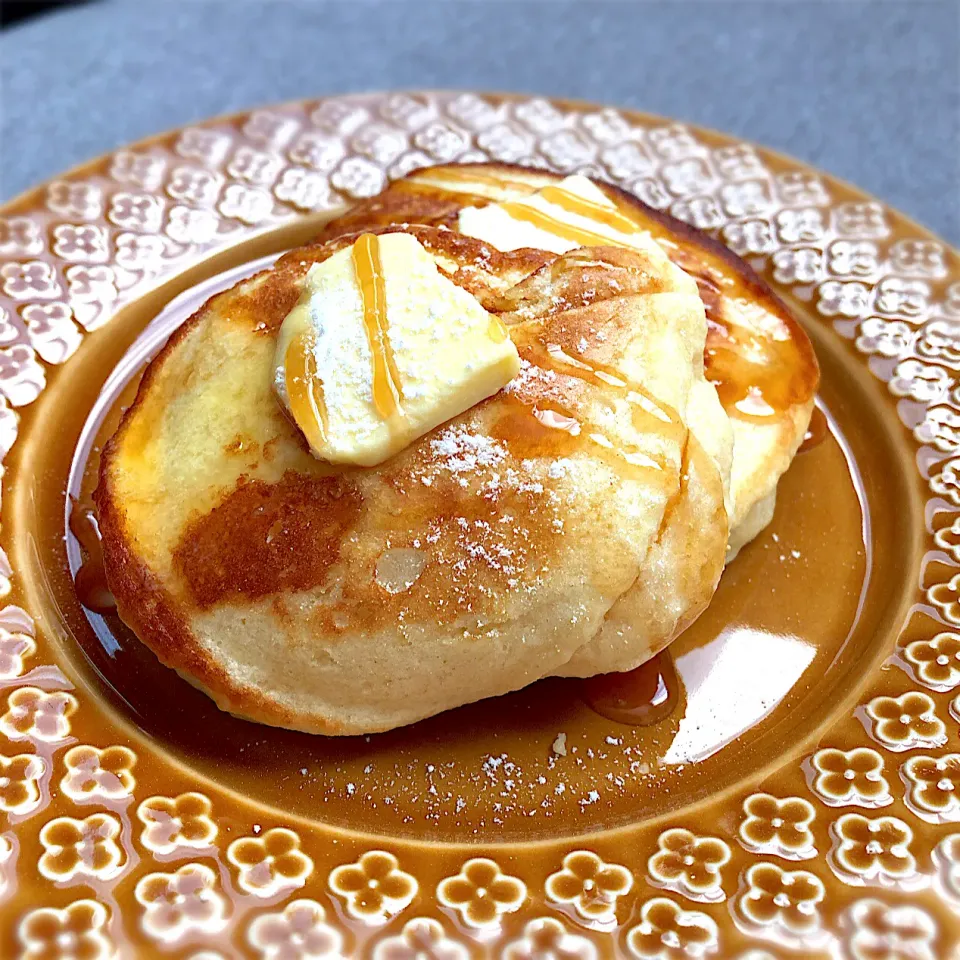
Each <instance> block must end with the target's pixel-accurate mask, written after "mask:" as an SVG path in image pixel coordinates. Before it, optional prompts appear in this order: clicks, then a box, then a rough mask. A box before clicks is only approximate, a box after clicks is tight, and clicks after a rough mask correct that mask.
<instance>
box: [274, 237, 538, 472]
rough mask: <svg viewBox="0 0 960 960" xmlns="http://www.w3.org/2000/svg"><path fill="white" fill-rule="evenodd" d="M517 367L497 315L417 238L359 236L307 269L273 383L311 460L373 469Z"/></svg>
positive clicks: (280, 344)
mask: <svg viewBox="0 0 960 960" xmlns="http://www.w3.org/2000/svg"><path fill="white" fill-rule="evenodd" d="M519 369H520V357H519V355H518V353H517V350H516V347H514V345H513V342H512V341H511V340H510V337H509V335H508V333H507V330H506V328H505V327H504V325H503V323H502V322H501V321H500V319H499V318H498V317H496V316H494V315H492V314H490V313H488V312H487V311H486V310H484V308H483V307H482V306H481V305H480V304H479V302H478V301H477V300H476V298H475V297H473V296H472V295H471V294H469V293H468V292H467V291H466V290H463V289H462V288H460V287H458V286H457V285H456V284H455V283H453V282H452V281H450V280H448V279H447V278H446V277H445V276H443V274H441V273H440V272H439V270H438V269H437V265H436V262H435V261H434V260H433V258H432V257H431V256H430V254H428V253H427V251H426V250H424V248H423V246H422V245H421V244H420V242H419V241H418V240H416V239H415V238H414V237H412V236H410V235H408V234H403V233H389V234H385V235H383V236H379V237H378V236H374V235H373V234H364V235H363V236H361V237H360V238H359V239H358V240H357V241H356V242H355V243H354V244H353V245H352V246H351V247H349V248H347V249H344V250H340V251H338V252H337V253H335V254H334V255H333V256H332V257H330V258H329V259H327V260H325V261H324V262H323V263H319V264H315V265H314V266H313V267H311V268H310V271H309V272H308V274H307V276H306V278H305V280H304V285H303V292H302V294H301V296H300V299H299V301H298V302H297V304H296V306H295V307H294V308H293V310H291V311H290V313H289V314H288V315H287V317H286V318H285V319H284V321H283V324H282V326H281V328H280V333H279V335H278V338H277V350H276V357H275V376H274V386H275V389H276V392H277V395H278V396H279V398H280V400H281V402H282V403H283V404H284V406H285V407H286V408H287V410H288V411H289V413H290V415H291V416H292V417H293V419H294V421H295V422H296V424H297V425H298V426H299V428H300V430H301V431H302V432H303V435H304V437H306V439H307V442H308V443H309V445H310V449H311V451H312V452H313V454H314V455H315V456H316V457H318V458H320V459H322V460H327V461H330V462H331V463H343V464H355V465H359V466H373V465H375V464H377V463H381V462H382V461H384V460H386V459H387V458H388V457H390V456H393V455H394V454H395V453H398V452H399V451H400V450H402V449H403V448H404V447H406V446H407V445H408V444H409V443H411V441H413V440H415V439H416V438H417V437H419V436H422V435H423V434H425V433H428V432H429V431H430V430H432V429H433V428H434V427H436V426H439V425H440V424H441V423H444V422H445V421H447V420H449V419H451V418H452V417H455V416H457V415H458V414H460V413H463V412H464V411H465V410H468V409H469V408H470V407H472V406H474V405H475V404H477V403H479V402H480V401H481V400H484V399H485V398H486V397H489V396H491V395H493V394H494V393H496V392H497V391H498V390H499V389H500V388H501V387H503V386H505V385H506V384H507V383H508V382H509V381H510V380H512V379H513V377H514V376H516V374H517V373H518V372H519Z"/></svg>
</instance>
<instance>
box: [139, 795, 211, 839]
mask: <svg viewBox="0 0 960 960" xmlns="http://www.w3.org/2000/svg"><path fill="white" fill-rule="evenodd" d="M211 809H212V807H211V804H210V801H209V800H208V799H207V798H206V797H205V796H204V795H203V794H202V793H192V792H191V793H181V794H180V796H179V797H149V798H148V799H146V800H144V801H143V803H141V804H140V806H139V807H138V808H137V818H138V819H139V820H140V822H141V823H143V825H144V826H143V833H142V834H141V835H140V842H141V843H142V844H143V845H144V846H145V847H146V848H147V849H148V850H151V851H153V852H154V853H162V854H169V853H173V852H174V851H175V850H177V849H178V848H180V847H186V848H188V849H194V850H197V849H200V850H202V849H204V848H205V847H209V846H211V845H212V844H213V842H214V840H215V839H216V837H217V825H216V823H214V821H213V820H212V819H211V817H210V811H211Z"/></svg>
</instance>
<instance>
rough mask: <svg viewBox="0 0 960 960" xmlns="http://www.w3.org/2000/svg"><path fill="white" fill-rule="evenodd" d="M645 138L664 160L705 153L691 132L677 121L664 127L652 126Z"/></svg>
mask: <svg viewBox="0 0 960 960" xmlns="http://www.w3.org/2000/svg"><path fill="white" fill-rule="evenodd" d="M647 139H648V140H649V141H650V143H651V144H652V146H653V148H654V150H656V151H657V153H659V154H660V156H661V157H663V158H664V159H665V160H680V159H682V158H683V157H691V156H696V155H698V154H703V153H705V150H704V148H703V147H702V146H701V145H700V144H699V143H698V142H697V140H696V139H695V138H694V136H693V134H691V133H690V131H689V130H688V129H687V128H686V127H685V126H683V125H682V124H679V123H673V124H670V125H669V126H666V127H654V128H653V129H652V130H648V131H647Z"/></svg>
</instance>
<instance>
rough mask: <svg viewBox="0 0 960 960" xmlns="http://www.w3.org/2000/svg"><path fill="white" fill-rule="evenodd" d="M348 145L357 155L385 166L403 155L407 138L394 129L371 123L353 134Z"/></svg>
mask: <svg viewBox="0 0 960 960" xmlns="http://www.w3.org/2000/svg"><path fill="white" fill-rule="evenodd" d="M350 145H351V146H352V147H353V149H354V150H355V151H356V152H357V153H359V154H362V155H363V156H365V157H369V158H370V159H371V160H375V161H377V162H379V163H383V164H386V163H390V162H391V161H392V160H396V159H397V157H399V156H400V154H401V153H403V151H404V150H405V149H406V147H407V137H406V135H405V134H403V133H401V132H400V131H399V130H397V129H396V128H395V127H389V126H386V125H385V124H382V123H371V124H369V125H367V126H365V127H362V128H361V129H360V130H358V131H357V133H356V134H354V136H353V137H352V139H351V140H350Z"/></svg>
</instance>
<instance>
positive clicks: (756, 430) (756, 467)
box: [321, 163, 819, 559]
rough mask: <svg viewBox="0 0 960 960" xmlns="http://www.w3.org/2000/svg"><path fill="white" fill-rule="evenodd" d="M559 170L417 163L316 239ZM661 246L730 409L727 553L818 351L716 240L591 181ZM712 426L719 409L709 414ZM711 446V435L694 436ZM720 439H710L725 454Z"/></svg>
mask: <svg viewBox="0 0 960 960" xmlns="http://www.w3.org/2000/svg"><path fill="white" fill-rule="evenodd" d="M562 179H563V177H562V176H561V175H559V174H554V173H550V172H547V171H541V170H531V169H526V168H523V167H518V166H513V165H509V164H497V163H494V164H447V165H441V166H436V167H425V168H423V169H420V170H415V171H413V172H412V173H410V174H408V175H407V176H406V177H405V178H403V179H401V180H397V181H395V182H394V183H392V184H390V185H389V186H388V187H387V188H386V190H384V191H383V192H382V193H381V194H380V195H378V196H376V197H372V198H370V199H368V200H365V201H363V202H361V203H359V204H357V205H356V206H354V207H353V208H351V209H350V210H349V211H347V212H346V213H345V214H344V215H343V216H342V217H340V218H338V219H336V220H333V221H331V222H330V223H329V224H328V225H327V226H326V228H325V229H324V231H323V233H322V234H321V238H322V239H327V238H331V237H334V236H336V235H337V234H338V233H339V232H341V231H345V230H346V231H353V230H358V229H365V228H367V227H369V226H374V225H384V224H388V223H404V222H406V223H426V224H442V225H445V226H449V227H451V228H453V229H456V227H457V221H458V215H459V213H460V210H461V209H463V208H464V207H468V206H483V205H485V204H488V203H497V202H503V201H509V200H516V199H519V198H522V197H525V196H529V195H530V194H531V193H533V192H535V191H537V190H539V189H542V188H543V187H545V186H549V185H551V184H555V183H557V182H559V181H561V180H562ZM596 185H597V186H599V187H600V188H601V189H602V190H604V191H605V192H606V193H607V195H608V196H609V197H610V198H611V199H613V200H614V201H615V202H616V203H617V205H618V206H619V207H620V209H621V211H623V212H625V213H627V214H628V215H629V216H630V217H631V219H633V220H634V221H635V222H636V224H637V225H638V227H640V228H641V229H643V230H646V231H649V233H650V235H651V237H652V238H653V239H655V240H656V241H657V242H658V243H659V244H660V245H661V247H662V248H663V250H664V251H665V252H666V254H667V256H669V257H670V259H671V260H672V261H673V262H674V263H676V264H677V265H678V266H680V267H681V268H683V269H684V270H685V271H686V272H687V273H689V274H690V275H691V276H692V277H694V278H695V279H696V281H697V284H698V287H699V289H700V293H701V296H702V298H703V302H704V306H705V308H706V314H707V321H708V334H707V343H706V355H705V361H706V376H707V379H708V380H709V381H710V382H711V383H712V384H713V385H714V386H715V387H716V389H717V392H718V394H719V397H720V400H721V403H722V404H723V407H724V409H725V411H726V412H727V414H728V416H729V418H730V427H731V429H732V432H733V460H732V464H731V465H730V471H731V476H730V490H729V496H728V510H729V515H730V543H729V551H728V559H732V557H733V556H735V555H736V552H737V551H738V550H739V549H740V547H742V546H743V544H745V543H746V542H748V541H749V540H751V539H752V538H753V537H754V536H756V534H757V533H759V531H760V530H761V529H763V527H764V526H766V524H767V523H769V522H770V520H771V518H772V516H773V507H774V501H775V495H776V486H777V482H778V481H779V479H780V477H781V476H782V474H783V473H784V471H785V470H786V469H787V467H788V466H789V465H790V462H791V461H792V459H793V457H794V455H795V453H796V451H797V448H798V446H799V445H800V443H801V441H802V440H803V435H804V432H805V431H806V429H807V426H808V424H809V421H810V415H811V413H812V411H813V403H814V395H815V393H816V389H817V384H818V381H819V369H818V366H817V361H816V356H815V355H814V352H813V348H812V346H811V344H810V341H809V339H808V338H807V336H806V334H805V333H804V331H803V329H802V328H801V327H800V325H799V324H798V323H797V321H796V320H795V319H794V317H793V316H792V315H791V314H790V311H789V310H788V309H787V307H786V306H785V305H784V304H783V303H782V302H781V301H780V300H779V299H777V297H776V296H775V295H774V294H773V292H772V291H771V290H770V289H769V287H767V286H766V284H764V283H763V281H762V280H761V279H760V278H759V277H757V275H756V274H755V273H754V272H753V270H751V269H750V267H749V266H747V264H745V263H744V262H743V261H742V260H741V259H740V258H739V257H737V256H735V255H734V254H733V253H732V252H731V251H730V250H728V249H727V248H726V247H724V246H723V245H722V244H720V243H718V242H717V241H715V240H713V239H712V238H710V237H708V236H707V235H706V234H703V233H701V232H700V231H698V230H696V229H695V228H693V227H690V226H689V225H687V224H685V223H683V222H682V221H680V220H677V219H675V218H674V217H671V216H669V215H668V214H665V213H662V212H661V211H658V210H655V209H654V208H652V207H649V206H647V205H646V204H644V203H643V202H642V201H640V200H639V199H637V198H636V197H634V196H633V195H632V194H629V193H627V192H625V191H623V190H620V189H618V188H616V187H614V186H611V185H610V184H605V183H602V182H600V181H596ZM712 422H713V423H714V425H715V427H716V428H717V429H722V427H721V426H720V425H718V424H717V422H716V418H713V419H712ZM700 439H701V442H702V443H704V444H705V445H706V446H707V447H708V448H711V439H712V438H711V437H709V436H705V435H702V434H701V436H700ZM724 448H725V441H724V440H723V439H721V440H720V441H719V442H717V443H715V444H713V448H711V449H710V453H711V455H713V457H714V459H717V460H721V459H722V456H723V450H724Z"/></svg>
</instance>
